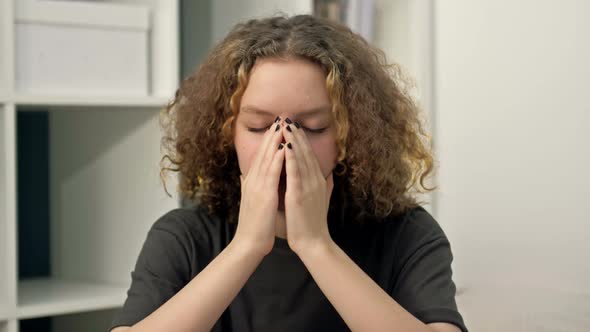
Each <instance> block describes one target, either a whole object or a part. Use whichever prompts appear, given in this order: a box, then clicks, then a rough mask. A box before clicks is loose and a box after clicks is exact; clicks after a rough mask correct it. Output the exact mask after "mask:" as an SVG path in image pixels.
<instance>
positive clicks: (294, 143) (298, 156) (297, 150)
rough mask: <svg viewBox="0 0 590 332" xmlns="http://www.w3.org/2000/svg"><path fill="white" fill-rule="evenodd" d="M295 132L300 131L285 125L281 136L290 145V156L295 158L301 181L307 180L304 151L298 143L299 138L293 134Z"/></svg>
mask: <svg viewBox="0 0 590 332" xmlns="http://www.w3.org/2000/svg"><path fill="white" fill-rule="evenodd" d="M297 130H301V129H297V128H296V127H295V126H293V125H287V126H285V129H284V130H283V135H285V140H286V141H287V142H290V143H291V147H292V149H291V150H292V154H293V156H294V157H295V158H294V159H295V161H296V162H297V166H298V169H299V174H300V176H301V179H308V178H309V175H310V174H309V170H308V167H307V163H306V162H305V159H304V156H303V153H304V150H303V149H302V145H303V144H302V143H301V141H300V138H299V137H296V135H295V132H296V131H297Z"/></svg>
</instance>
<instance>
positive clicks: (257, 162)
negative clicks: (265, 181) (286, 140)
mask: <svg viewBox="0 0 590 332" xmlns="http://www.w3.org/2000/svg"><path fill="white" fill-rule="evenodd" d="M276 126H277V123H273V124H272V125H271V126H270V127H269V128H268V130H267V131H266V132H265V133H264V139H263V141H262V144H260V146H259V147H258V150H257V151H256V156H255V157H254V162H253V163H252V165H251V166H250V171H249V172H248V173H254V174H256V176H258V173H259V171H260V166H261V164H262V162H263V160H264V157H265V155H266V152H267V149H268V146H269V144H270V142H271V140H272V138H273V136H274V135H275V134H276V133H277V130H276Z"/></svg>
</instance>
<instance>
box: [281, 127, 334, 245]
mask: <svg viewBox="0 0 590 332" xmlns="http://www.w3.org/2000/svg"><path fill="white" fill-rule="evenodd" d="M289 128H290V129H291V130H288V129H287V128H286V127H285V128H284V129H283V130H284V136H285V140H286V142H287V146H286V151H285V160H286V162H285V163H286V172H287V189H286V193H285V219H286V226H287V240H288V243H289V246H290V247H291V249H292V250H293V251H294V252H296V253H297V254H298V255H301V252H302V251H304V250H307V249H309V248H312V247H315V246H317V245H322V244H325V243H327V242H329V241H331V240H332V239H331V237H330V233H329V231H328V208H329V205H330V196H331V195H332V189H333V188H334V178H333V175H332V173H330V174H329V175H328V177H327V178H325V177H324V175H323V173H322V170H321V168H320V164H319V162H318V159H317V158H316V156H315V154H314V152H313V150H312V148H311V145H310V144H309V141H308V140H307V136H306V135H305V133H304V131H303V129H301V128H300V126H295V125H293V124H291V125H289Z"/></svg>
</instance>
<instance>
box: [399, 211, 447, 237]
mask: <svg viewBox="0 0 590 332" xmlns="http://www.w3.org/2000/svg"><path fill="white" fill-rule="evenodd" d="M397 222H398V223H399V225H398V227H399V230H400V232H401V233H403V235H404V237H409V238H411V239H413V240H420V239H422V240H428V239H431V240H434V239H437V238H446V235H445V232H444V231H443V229H442V227H441V226H440V224H439V223H438V222H437V221H436V220H435V219H434V217H433V216H432V215H431V214H430V213H429V212H428V211H426V209H424V208H423V207H422V206H418V207H415V208H413V209H411V210H409V211H407V212H406V213H404V214H403V215H401V216H399V217H398V220H397Z"/></svg>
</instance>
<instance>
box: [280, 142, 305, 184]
mask: <svg viewBox="0 0 590 332" xmlns="http://www.w3.org/2000/svg"><path fill="white" fill-rule="evenodd" d="M289 143H290V142H289ZM289 143H287V144H289ZM291 144H292V143H291ZM284 150H285V169H286V172H287V192H294V191H295V190H300V189H301V172H300V169H299V164H298V163H297V160H296V159H295V154H294V152H293V149H289V148H288V147H285V149H284Z"/></svg>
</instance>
